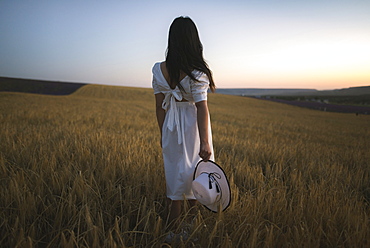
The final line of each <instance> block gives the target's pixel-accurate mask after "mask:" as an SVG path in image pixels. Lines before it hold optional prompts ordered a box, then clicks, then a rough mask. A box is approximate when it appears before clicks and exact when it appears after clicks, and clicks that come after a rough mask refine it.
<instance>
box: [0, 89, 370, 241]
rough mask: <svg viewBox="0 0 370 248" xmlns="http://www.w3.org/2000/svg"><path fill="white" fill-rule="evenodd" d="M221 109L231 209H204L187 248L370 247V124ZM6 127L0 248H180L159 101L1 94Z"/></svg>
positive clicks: (123, 92)
mask: <svg viewBox="0 0 370 248" xmlns="http://www.w3.org/2000/svg"><path fill="white" fill-rule="evenodd" d="M209 109H210V113H211V120H212V131H213V139H214V147H215V158H216V161H217V162H218V163H219V164H220V165H221V166H222V167H223V168H224V170H225V172H226V173H227V175H228V177H229V180H230V183H231V190H232V203H231V205H230V207H229V209H228V210H227V211H225V212H224V213H220V214H214V213H211V212H208V211H207V210H206V209H204V208H203V207H202V206H199V211H198V215H197V218H196V222H195V225H194V228H193V229H192V232H191V234H190V235H191V236H190V239H189V240H188V241H186V242H180V243H179V244H178V246H179V247H223V248H224V247H368V246H369V245H370V244H369V242H368V237H370V227H369V214H370V211H369V202H370V152H369V151H370V142H369V140H370V131H369V127H370V116H363V115H360V116H356V115H354V114H340V113H328V112H319V111H314V110H308V109H302V108H298V107H294V106H288V105H283V104H279V103H272V102H268V101H263V100H257V99H250V98H245V97H237V96H226V95H219V94H210V95H209ZM0 123H1V129H0V141H1V142H0V185H1V188H0V233H1V236H0V247H170V245H169V244H164V243H163V242H164V237H165V235H166V231H165V226H166V197H165V181H164V172H163V165H162V157H161V150H160V146H159V130H158V127H157V123H156V119H155V111H154V97H153V95H152V90H151V89H140V88H129V87H114V86H102V85H86V86H84V87H82V88H80V89H79V90H77V91H76V92H75V93H73V94H72V95H69V96H47V95H36V94H24V93H5V92H0ZM184 212H185V215H186V209H185V210H184Z"/></svg>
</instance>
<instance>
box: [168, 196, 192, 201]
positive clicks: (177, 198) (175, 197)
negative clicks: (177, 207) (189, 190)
mask: <svg viewBox="0 0 370 248" xmlns="http://www.w3.org/2000/svg"><path fill="white" fill-rule="evenodd" d="M167 198H169V199H170V200H172V201H182V200H184V199H185V200H196V199H197V198H195V196H186V195H185V196H175V195H172V196H167Z"/></svg>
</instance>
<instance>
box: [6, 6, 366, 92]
mask: <svg viewBox="0 0 370 248" xmlns="http://www.w3.org/2000/svg"><path fill="white" fill-rule="evenodd" d="M369 10H370V1H368V0H347V1H342V0H335V1H326V0H310V1H299V0H295V1H287V0H255V1H247V0H244V1H241V0H239V1H238V0H226V1H221V0H213V1H212V0H208V1H201V0H197V1H193V0H186V1H185V0H183V1H175V0H172V1H165V0H157V1H154V0H152V1H149V0H135V1H134V0H132V1H123V0H114V1H113V0H105V1H103V0H101V1H95V0H63V1H57V0H0V76H4V77H17V78H30V79H44V80H56V81H66V82H82V83H94V84H107V85H120V86H134V87H146V88H150V87H151V80H152V74H151V69H152V66H153V64H154V63H155V62H159V61H163V60H164V59H165V52H166V48H167V38H168V29H169V26H170V25H171V23H172V21H173V19H174V18H176V17H178V16H189V17H190V18H192V19H193V21H194V22H195V23H196V25H197V27H198V31H199V34H200V39H201V42H202V44H203V47H204V58H205V59H206V61H207V62H208V64H209V66H210V68H211V70H212V71H213V75H214V80H215V83H216V86H217V87H218V88H310V89H319V90H324V89H339V88H348V87H354V86H365V85H370V11H369Z"/></svg>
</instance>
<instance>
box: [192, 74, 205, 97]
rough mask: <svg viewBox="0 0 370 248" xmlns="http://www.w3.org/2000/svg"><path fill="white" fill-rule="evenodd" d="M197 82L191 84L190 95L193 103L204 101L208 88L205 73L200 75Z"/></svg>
mask: <svg viewBox="0 0 370 248" xmlns="http://www.w3.org/2000/svg"><path fill="white" fill-rule="evenodd" d="M197 79H198V81H192V82H191V86H190V87H191V94H192V96H193V99H194V102H200V101H206V100H207V91H208V88H209V79H208V77H207V75H206V74H205V73H201V74H200V76H199V77H198V78H197Z"/></svg>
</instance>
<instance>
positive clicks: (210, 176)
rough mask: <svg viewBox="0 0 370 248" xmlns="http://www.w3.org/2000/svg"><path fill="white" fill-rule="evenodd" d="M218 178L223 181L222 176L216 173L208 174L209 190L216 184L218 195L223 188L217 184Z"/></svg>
mask: <svg viewBox="0 0 370 248" xmlns="http://www.w3.org/2000/svg"><path fill="white" fill-rule="evenodd" d="M216 178H218V179H221V175H220V174H218V173H216V172H214V173H209V174H208V182H209V189H212V183H215V185H216V191H217V193H220V192H221V187H220V184H219V183H218V182H217V179H216Z"/></svg>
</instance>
